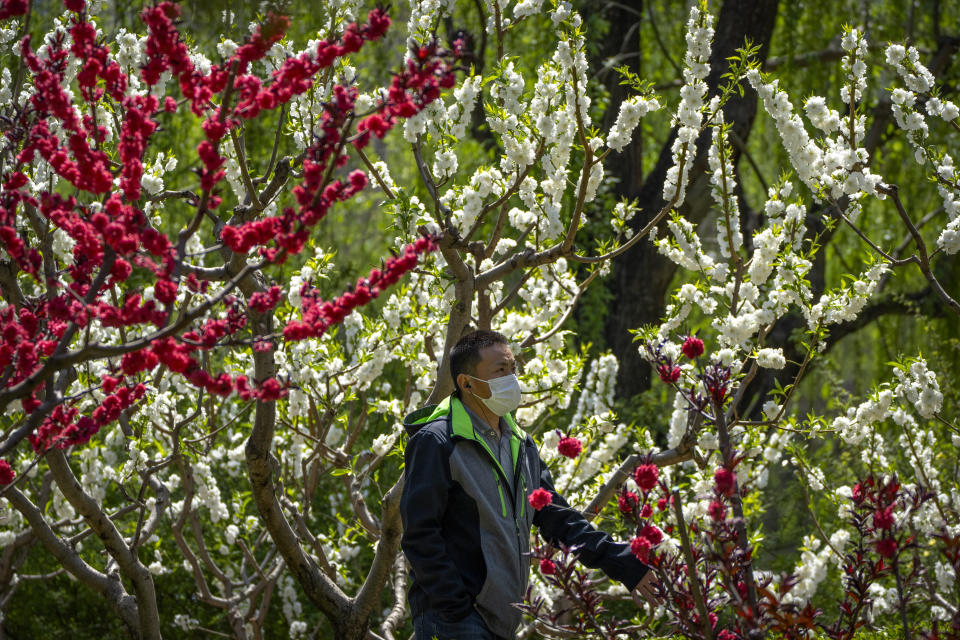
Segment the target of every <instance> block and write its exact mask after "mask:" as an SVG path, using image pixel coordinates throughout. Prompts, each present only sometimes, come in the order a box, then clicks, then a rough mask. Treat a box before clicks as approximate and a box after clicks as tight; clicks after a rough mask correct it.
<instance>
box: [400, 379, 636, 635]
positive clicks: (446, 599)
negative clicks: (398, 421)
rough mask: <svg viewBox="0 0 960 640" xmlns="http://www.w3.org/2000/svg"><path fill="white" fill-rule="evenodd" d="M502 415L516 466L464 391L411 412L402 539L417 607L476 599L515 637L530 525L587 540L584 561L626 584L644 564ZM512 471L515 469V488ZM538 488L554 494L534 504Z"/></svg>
mask: <svg viewBox="0 0 960 640" xmlns="http://www.w3.org/2000/svg"><path fill="white" fill-rule="evenodd" d="M504 420H505V421H506V423H507V424H508V425H509V426H510V429H511V442H510V444H511V452H512V454H513V464H514V468H513V469H503V468H502V467H501V465H500V462H499V460H498V459H497V457H496V455H494V453H493V452H492V451H490V449H489V448H488V446H487V445H486V443H485V442H484V441H483V439H482V438H481V437H480V436H479V434H477V432H476V430H475V428H474V425H473V422H472V421H471V419H470V416H469V415H468V413H467V411H466V409H465V408H464V406H463V405H462V404H461V402H460V400H458V399H457V398H455V397H450V398H447V399H446V400H444V401H443V402H442V403H440V404H439V405H435V406H430V407H426V408H423V409H420V410H418V411H416V412H414V413H412V414H410V415H409V416H407V419H406V420H405V421H404V426H405V427H406V429H407V431H408V433H409V434H410V435H411V437H410V440H409V441H408V443H407V447H406V453H405V462H406V464H405V468H404V489H403V497H402V498H401V502H400V513H401V517H402V518H403V528H404V533H403V539H402V541H401V546H402V548H403V552H404V554H405V555H406V557H407V560H408V561H409V562H410V567H411V569H412V571H411V575H412V584H411V587H410V593H409V598H410V608H411V611H412V613H413V615H417V614H419V613H421V612H423V611H425V610H428V609H429V610H433V611H436V612H437V613H438V614H439V615H440V616H441V617H442V618H444V619H446V620H447V621H455V620H459V619H460V618H463V617H464V616H466V615H467V614H468V613H470V610H471V608H476V610H477V611H478V612H479V613H480V615H481V616H483V618H484V620H485V621H486V623H487V626H488V627H490V630H491V631H493V632H494V633H495V634H497V635H499V636H505V637H512V636H513V634H514V632H515V630H516V628H517V625H519V623H520V619H521V613H520V611H519V610H518V609H517V608H515V607H513V606H512V604H513V603H516V602H520V601H521V600H522V599H523V595H524V593H525V592H526V588H527V580H528V576H529V567H530V560H529V556H528V553H529V542H530V527H531V525H536V526H537V527H538V528H539V530H540V534H541V535H542V536H543V537H544V538H545V539H546V540H548V541H549V542H551V543H558V542H562V543H564V544H566V545H568V546H572V545H580V549H579V558H580V561H581V562H582V563H583V564H585V565H587V566H588V567H593V568H598V569H601V570H603V572H604V573H606V574H607V575H608V576H610V577H611V578H613V579H615V580H618V581H620V582H622V583H624V585H625V586H626V587H627V588H628V589H633V588H634V587H635V586H636V584H637V582H639V581H640V579H641V578H642V577H643V575H644V573H646V570H647V567H646V566H645V565H643V564H642V563H641V562H640V561H639V560H637V559H636V557H634V555H633V554H632V553H631V552H630V548H629V546H628V545H626V544H622V543H617V542H614V541H613V540H612V539H611V538H610V536H609V535H607V534H606V533H603V532H602V531H597V530H596V529H594V528H593V526H592V525H591V524H590V523H589V522H588V521H587V520H586V518H584V517H583V516H582V515H581V514H580V512H579V511H577V510H576V509H573V508H572V507H570V506H569V505H568V504H567V502H566V501H565V500H564V499H563V497H561V496H560V495H559V494H557V492H556V491H555V490H554V487H553V480H552V478H551V476H550V472H549V471H548V470H547V467H546V465H545V464H544V462H543V461H542V460H541V459H540V456H539V453H538V451H537V447H536V445H535V444H534V442H533V440H532V439H531V438H530V436H527V435H525V434H523V435H521V431H520V430H519V429H518V428H517V426H516V423H515V422H514V421H513V418H512V417H511V416H510V415H509V414H508V415H506V416H504ZM507 473H511V474H512V475H513V479H514V482H513V483H512V484H513V486H514V487H515V491H513V492H512V495H511V492H510V490H509V487H510V485H511V483H509V482H508V481H507V477H506V474H507ZM538 488H543V489H546V490H547V491H549V492H550V493H551V495H552V498H553V501H552V503H551V504H550V505H548V506H546V507H544V508H543V509H541V510H539V511H534V510H533V509H532V508H531V507H530V505H529V504H528V503H527V497H528V496H529V495H530V493H532V492H533V491H534V490H536V489H538Z"/></svg>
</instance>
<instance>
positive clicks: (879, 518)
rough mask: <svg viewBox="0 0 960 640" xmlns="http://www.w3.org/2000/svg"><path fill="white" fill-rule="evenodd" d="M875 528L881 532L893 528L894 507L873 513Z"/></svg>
mask: <svg viewBox="0 0 960 640" xmlns="http://www.w3.org/2000/svg"><path fill="white" fill-rule="evenodd" d="M873 526H874V527H876V528H877V529H880V530H881V531H885V530H887V529H890V528H891V527H893V507H892V506H891V507H885V508H883V509H877V510H876V511H874V513H873Z"/></svg>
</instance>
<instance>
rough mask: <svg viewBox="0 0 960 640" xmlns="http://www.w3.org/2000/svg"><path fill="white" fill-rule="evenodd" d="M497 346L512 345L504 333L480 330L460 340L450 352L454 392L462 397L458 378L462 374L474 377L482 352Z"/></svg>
mask: <svg viewBox="0 0 960 640" xmlns="http://www.w3.org/2000/svg"><path fill="white" fill-rule="evenodd" d="M495 344H510V343H509V342H508V341H507V339H506V337H504V335H503V334H502V333H497V332H496V331H488V330H487V329H478V330H477V331H474V332H472V333H468V334H467V335H465V336H463V337H462V338H460V340H458V341H457V344H455V345H453V349H451V350H450V375H451V376H453V386H454V387H456V391H455V392H454V393H455V394H456V395H457V397H460V385H459V384H457V376H459V375H460V374H461V373H466V374H468V375H473V374H474V373H476V372H477V365H478V364H479V363H480V351H481V350H483V349H486V348H487V347H491V346H493V345H495Z"/></svg>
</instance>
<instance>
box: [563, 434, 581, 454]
mask: <svg viewBox="0 0 960 640" xmlns="http://www.w3.org/2000/svg"><path fill="white" fill-rule="evenodd" d="M581 451H583V444H582V443H581V442H580V440H578V439H577V438H573V437H571V436H564V437H563V438H560V442H559V443H557V452H558V453H559V454H560V455H562V456H566V457H567V458H570V459H574V458H576V457H577V456H579V455H580V452H581Z"/></svg>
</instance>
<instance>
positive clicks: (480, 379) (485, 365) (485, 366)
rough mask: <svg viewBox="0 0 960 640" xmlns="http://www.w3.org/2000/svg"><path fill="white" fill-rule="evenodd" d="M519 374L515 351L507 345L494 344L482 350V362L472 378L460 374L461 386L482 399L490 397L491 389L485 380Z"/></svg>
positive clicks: (478, 364)
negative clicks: (514, 355)
mask: <svg viewBox="0 0 960 640" xmlns="http://www.w3.org/2000/svg"><path fill="white" fill-rule="evenodd" d="M516 372H517V361H516V360H515V359H514V357H513V351H511V350H510V347H508V346H507V345H505V344H492V345H490V346H489V347H484V348H483V349H481V350H480V362H478V363H477V370H476V372H475V373H474V374H473V377H472V378H471V377H470V376H468V375H464V374H462V373H461V374H460V386H461V387H462V388H465V389H466V390H467V391H468V392H473V394H474V395H476V396H478V397H480V398H489V397H490V387H489V385H487V383H486V382H484V380H492V379H494V378H502V377H503V376H508V375H510V374H511V373H516Z"/></svg>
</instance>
